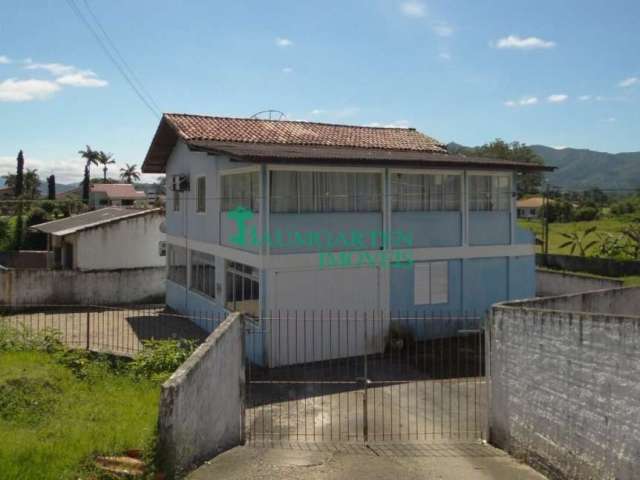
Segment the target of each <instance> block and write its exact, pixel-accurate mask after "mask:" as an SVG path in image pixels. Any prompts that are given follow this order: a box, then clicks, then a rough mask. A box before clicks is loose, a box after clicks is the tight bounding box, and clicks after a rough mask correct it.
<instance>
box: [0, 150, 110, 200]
mask: <svg viewBox="0 0 640 480" xmlns="http://www.w3.org/2000/svg"><path fill="white" fill-rule="evenodd" d="M79 165H80V166H79ZM25 167H26V168H35V169H37V170H38V174H39V175H40V180H42V181H44V180H45V179H46V177H47V176H49V175H51V174H54V175H55V176H56V183H75V182H79V181H80V180H81V179H82V168H83V167H82V162H81V161H80V159H79V158H77V157H71V158H68V159H59V158H56V159H55V160H49V161H46V160H42V159H40V158H33V157H31V156H30V155H29V152H28V151H27V152H25ZM15 170H16V155H15V154H13V155H0V174H2V175H4V174H5V173H6V172H15ZM109 170H110V171H111V169H109ZM44 193H46V191H45V192H44Z"/></svg>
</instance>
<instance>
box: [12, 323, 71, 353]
mask: <svg viewBox="0 0 640 480" xmlns="http://www.w3.org/2000/svg"><path fill="white" fill-rule="evenodd" d="M60 337H61V334H60V332H59V331H57V330H52V329H48V328H47V329H44V330H41V331H35V330H33V329H31V328H29V327H25V326H20V327H10V326H7V325H2V324H0V352H24V351H28V350H36V351H40V352H47V353H53V352H58V351H60V350H62V349H63V344H62V341H61V340H60Z"/></svg>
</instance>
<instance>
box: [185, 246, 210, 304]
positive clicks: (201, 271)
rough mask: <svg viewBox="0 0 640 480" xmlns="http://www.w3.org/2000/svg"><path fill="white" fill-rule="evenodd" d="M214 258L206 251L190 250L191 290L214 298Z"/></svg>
mask: <svg viewBox="0 0 640 480" xmlns="http://www.w3.org/2000/svg"><path fill="white" fill-rule="evenodd" d="M215 260H216V259H215V257H214V256H213V255H209V254H208V253H202V252H197V251H194V250H192V251H191V284H190V286H191V290H194V291H196V292H199V293H202V294H203V295H206V296H207V297H211V298H216V264H215Z"/></svg>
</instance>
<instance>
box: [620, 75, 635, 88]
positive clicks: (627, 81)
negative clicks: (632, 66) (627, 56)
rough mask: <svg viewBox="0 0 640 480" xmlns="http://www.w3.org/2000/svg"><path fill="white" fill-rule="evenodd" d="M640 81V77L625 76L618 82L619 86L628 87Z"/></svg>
mask: <svg viewBox="0 0 640 480" xmlns="http://www.w3.org/2000/svg"><path fill="white" fill-rule="evenodd" d="M638 82H640V77H629V78H625V79H624V80H622V81H621V82H620V83H618V86H619V87H622V88H627V87H631V86H633V85H635V84H636V83H638Z"/></svg>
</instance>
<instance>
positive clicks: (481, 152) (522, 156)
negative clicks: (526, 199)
mask: <svg viewBox="0 0 640 480" xmlns="http://www.w3.org/2000/svg"><path fill="white" fill-rule="evenodd" d="M458 151H459V152H460V153H463V154H465V155H469V156H477V157H492V158H499V159H502V160H510V161H512V162H526V163H537V164H540V165H542V164H543V163H544V160H543V159H542V158H541V157H540V156H539V155H538V154H536V153H535V152H534V151H533V150H531V149H530V148H529V147H527V146H526V145H525V144H524V143H520V142H511V143H507V142H505V141H504V140H501V139H499V138H497V139H496V140H494V141H493V142H491V143H487V144H484V145H482V146H481V147H474V148H465V147H463V148H460V149H458ZM542 180H543V176H542V173H539V172H535V173H524V174H522V175H518V176H517V177H516V190H517V192H518V196H522V195H525V194H527V193H538V192H539V191H540V185H542Z"/></svg>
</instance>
